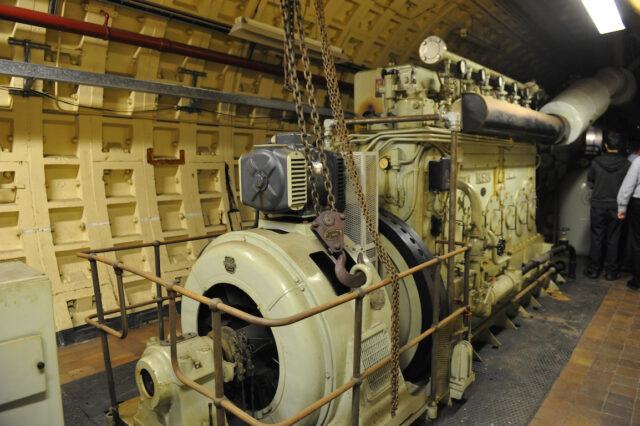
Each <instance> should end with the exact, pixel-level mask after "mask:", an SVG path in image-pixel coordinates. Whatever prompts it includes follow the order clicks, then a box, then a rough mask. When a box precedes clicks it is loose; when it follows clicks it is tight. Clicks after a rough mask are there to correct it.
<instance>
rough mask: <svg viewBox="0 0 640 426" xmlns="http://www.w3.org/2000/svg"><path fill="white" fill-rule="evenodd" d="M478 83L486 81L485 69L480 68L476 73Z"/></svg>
mask: <svg viewBox="0 0 640 426" xmlns="http://www.w3.org/2000/svg"><path fill="white" fill-rule="evenodd" d="M477 78H478V83H480V84H485V83H486V82H487V70H485V69H484V68H482V69H481V70H480V71H478V74H477Z"/></svg>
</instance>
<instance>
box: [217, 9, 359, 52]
mask: <svg viewBox="0 0 640 426" xmlns="http://www.w3.org/2000/svg"><path fill="white" fill-rule="evenodd" d="M229 35H230V36H234V37H237V38H240V39H242V40H246V41H251V42H253V43H258V44H261V45H263V46H269V47H273V48H275V49H281V50H282V49H283V46H282V42H283V40H284V31H283V30H282V28H277V27H274V26H272V25H269V24H265V23H262V22H259V21H255V20H253V19H249V18H245V17H244V16H238V17H236V20H235V22H234V23H233V27H231V31H229ZM296 40H298V36H297V35H296ZM305 41H306V42H307V49H308V51H309V56H312V57H315V58H322V45H321V43H320V42H319V41H318V40H314V39H312V38H309V37H305ZM295 45H296V49H297V46H298V43H295ZM331 51H332V52H333V57H334V59H335V61H336V62H338V63H340V62H349V61H351V58H349V56H348V55H347V54H346V53H345V52H344V50H343V49H341V48H339V47H336V46H331Z"/></svg>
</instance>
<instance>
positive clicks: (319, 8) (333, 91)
mask: <svg viewBox="0 0 640 426" xmlns="http://www.w3.org/2000/svg"><path fill="white" fill-rule="evenodd" d="M294 1H296V2H297V1H298V0H294ZM314 5H315V9H316V17H317V22H318V27H319V30H320V37H321V42H322V60H323V63H324V72H325V78H326V80H327V89H328V92H329V99H330V101H331V111H332V112H333V117H334V119H335V121H336V129H337V134H338V138H339V142H340V147H341V151H342V154H343V156H344V159H345V168H346V169H347V172H348V174H349V180H350V181H351V183H352V185H353V189H354V192H355V193H356V197H357V198H358V202H359V204H360V209H361V210H362V214H363V216H364V218H365V222H366V225H367V230H368V231H369V234H370V235H371V237H372V239H373V242H374V245H375V247H376V250H377V251H378V258H379V259H380V261H381V262H382V264H383V267H384V270H385V273H386V274H387V276H389V277H391V282H392V292H391V416H395V414H396V411H397V409H398V387H399V381H398V380H399V378H398V375H399V370H400V284H399V282H398V271H397V269H396V267H395V265H394V264H393V262H392V261H391V257H390V256H389V253H387V250H386V249H385V248H384V246H383V245H382V240H381V239H380V235H379V234H378V231H377V226H376V225H377V224H376V223H375V221H374V219H373V215H372V214H371V212H370V211H369V206H368V205H367V201H366V198H365V195H364V191H363V189H362V184H361V182H360V176H359V174H358V169H357V167H356V163H355V160H354V158H353V150H352V149H351V144H350V142H349V138H348V135H349V134H348V131H347V125H346V123H345V121H344V109H343V107H342V98H341V97H340V91H339V88H338V79H337V76H336V67H335V62H334V59H333V53H332V52H331V48H330V45H329V38H328V36H327V26H326V21H325V17H324V2H323V0H314Z"/></svg>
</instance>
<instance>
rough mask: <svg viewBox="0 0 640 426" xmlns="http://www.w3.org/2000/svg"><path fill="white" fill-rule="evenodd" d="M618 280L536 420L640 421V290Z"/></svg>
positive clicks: (566, 422) (539, 422) (538, 422)
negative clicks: (637, 290)
mask: <svg viewBox="0 0 640 426" xmlns="http://www.w3.org/2000/svg"><path fill="white" fill-rule="evenodd" d="M626 281H627V280H626V279H625V280H620V281H617V282H615V283H613V285H612V287H611V289H610V290H609V293H608V294H607V296H606V298H605V299H604V301H603V303H602V305H601V306H600V309H599V310H598V312H597V314H596V315H595V317H594V318H593V320H592V322H591V324H590V325H589V327H588V328H587V330H586V331H585V333H584V335H583V336H582V339H581V340H580V343H579V344H578V346H577V347H576V349H575V350H574V352H573V355H572V356H571V359H570V360H569V363H568V364H567V365H566V367H565V368H564V370H563V371H562V373H561V374H560V376H559V377H558V379H557V380H556V382H555V384H554V385H553V388H552V389H551V391H550V392H549V394H548V395H547V398H546V399H545V401H544V403H543V404H542V406H541V407H540V408H539V410H538V412H537V413H536V416H535V418H534V419H533V421H532V422H531V426H539V425H607V426H608V425H640V392H639V384H640V292H635V291H633V290H630V289H628V288H627V287H626V285H625V284H626Z"/></svg>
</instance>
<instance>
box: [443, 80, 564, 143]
mask: <svg viewBox="0 0 640 426" xmlns="http://www.w3.org/2000/svg"><path fill="white" fill-rule="evenodd" d="M457 102H458V101H456V103H457ZM461 104H462V105H461V108H462V131H463V132H468V133H479V134H483V135H492V136H502V137H508V138H514V139H517V140H520V141H532V142H539V143H545V144H554V143H557V142H559V141H560V140H562V139H563V137H564V135H565V131H566V130H565V129H566V123H565V122H564V120H563V119H562V118H561V117H557V116H555V115H549V114H543V113H541V112H538V111H536V110H533V109H529V108H524V107H521V106H519V105H515V104H511V103H509V102H505V101H501V100H498V99H494V98H491V97H488V96H483V95H478V94H476V93H465V94H463V95H462V101H461ZM456 108H458V105H457V104H454V109H456Z"/></svg>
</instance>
